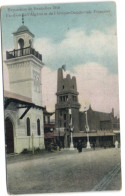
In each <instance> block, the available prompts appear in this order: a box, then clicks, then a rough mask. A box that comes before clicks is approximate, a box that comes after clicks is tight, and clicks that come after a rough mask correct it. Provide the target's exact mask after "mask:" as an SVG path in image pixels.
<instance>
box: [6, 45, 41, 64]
mask: <svg viewBox="0 0 125 196" xmlns="http://www.w3.org/2000/svg"><path fill="white" fill-rule="evenodd" d="M30 54H32V55H34V56H35V57H36V58H38V59H39V60H40V61H42V55H41V54H39V52H37V51H36V50H35V49H34V48H31V47H30V46H29V47H26V48H21V49H16V50H15V49H14V50H12V51H6V59H13V58H17V57H21V56H27V55H30Z"/></svg>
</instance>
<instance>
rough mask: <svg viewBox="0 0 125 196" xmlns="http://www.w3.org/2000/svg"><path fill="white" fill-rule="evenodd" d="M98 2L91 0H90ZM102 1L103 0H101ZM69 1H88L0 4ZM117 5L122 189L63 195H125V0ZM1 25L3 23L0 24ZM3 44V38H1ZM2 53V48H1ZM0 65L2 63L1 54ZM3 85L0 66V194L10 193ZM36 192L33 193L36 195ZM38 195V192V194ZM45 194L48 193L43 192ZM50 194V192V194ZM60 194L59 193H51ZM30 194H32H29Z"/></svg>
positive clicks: (3, 0) (1, 3) (20, 0)
mask: <svg viewBox="0 0 125 196" xmlns="http://www.w3.org/2000/svg"><path fill="white" fill-rule="evenodd" d="M95 1H96V2H98V1H99V0H94V1H93V0H91V1H89V2H95ZM100 1H102V0H100ZM68 2H70V3H71V2H72V3H73V2H88V1H87V0H86V1H85V0H27V1H25V0H18V1H17V0H11V1H10V0H1V1H0V6H5V5H22V4H43V3H68ZM115 2H116V5H117V31H118V64H119V91H120V120H121V143H122V176H123V183H122V190H121V191H120V192H119V191H118V192H95V193H94V192H91V193H90V192H89V193H85V192H84V193H77V194H76V193H65V194H61V195H64V196H66V195H69V194H70V195H83V194H84V195H88V196H89V195H93V196H97V195H100V194H101V195H105V194H106V195H109V194H110V196H114V195H118V196H119V195H123V194H124V193H125V157H124V154H125V141H124V140H125V139H124V138H125V109H124V108H125V88H124V86H125V23H124V20H125V1H124V0H116V1H115ZM0 26H1V24H0ZM0 45H1V40H0ZM0 54H1V48H0ZM0 62H1V63H0V65H1V64H2V60H1V56H0ZM2 94H3V86H2V66H0V195H3V196H4V195H5V196H6V195H8V194H7V192H6V172H5V150H4V131H3V130H4V123H3V96H2ZM34 195H36V194H32V195H31V196H34ZM37 195H38V194H37ZM40 195H41V194H40ZM42 195H43V196H44V195H46V194H42ZM49 195H50V194H49ZM51 195H59V194H51ZM29 196H30V194H29Z"/></svg>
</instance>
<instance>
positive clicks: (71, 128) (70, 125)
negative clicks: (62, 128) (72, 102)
mask: <svg viewBox="0 0 125 196" xmlns="http://www.w3.org/2000/svg"><path fill="white" fill-rule="evenodd" d="M68 111H69V112H68V113H69V116H70V123H69V129H70V139H71V141H70V150H74V146H73V135H72V133H73V125H72V110H71V108H70V106H69V109H68Z"/></svg>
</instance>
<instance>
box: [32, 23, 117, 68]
mask: <svg viewBox="0 0 125 196" xmlns="http://www.w3.org/2000/svg"><path fill="white" fill-rule="evenodd" d="M34 46H35V48H37V49H38V51H40V52H41V53H42V54H43V60H44V63H45V64H47V65H49V66H50V67H52V68H53V69H56V68H58V67H59V66H61V65H62V64H64V63H66V64H67V65H68V67H69V70H72V67H73V66H74V65H76V64H83V63H84V64H85V63H87V62H93V61H94V62H95V61H96V62H98V63H100V64H104V65H105V66H107V68H108V69H109V70H111V71H113V68H114V71H117V39H116V30H115V28H114V27H111V28H110V29H107V30H106V31H105V33H104V32H101V31H97V30H93V31H91V32H89V33H87V32H85V31H84V29H72V30H69V31H67V33H66V34H65V35H64V39H63V40H61V41H59V42H54V40H51V39H49V38H46V37H45V38H39V39H36V41H35V43H34ZM114 59H115V61H114ZM103 62H104V63H103ZM112 62H113V65H112ZM112 66H113V68H112Z"/></svg>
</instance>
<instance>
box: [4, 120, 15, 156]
mask: <svg viewBox="0 0 125 196" xmlns="http://www.w3.org/2000/svg"><path fill="white" fill-rule="evenodd" d="M5 143H6V152H7V153H14V126H13V123H12V120H11V119H10V118H9V117H7V118H6V119H5Z"/></svg>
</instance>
